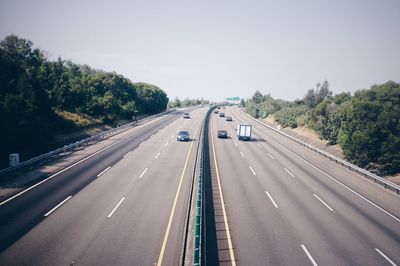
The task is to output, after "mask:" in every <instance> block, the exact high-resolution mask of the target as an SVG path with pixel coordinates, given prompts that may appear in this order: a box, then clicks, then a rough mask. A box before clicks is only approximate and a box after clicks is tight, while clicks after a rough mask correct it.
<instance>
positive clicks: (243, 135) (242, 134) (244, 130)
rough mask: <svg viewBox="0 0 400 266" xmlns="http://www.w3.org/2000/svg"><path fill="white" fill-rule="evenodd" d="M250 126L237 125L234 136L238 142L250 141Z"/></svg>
mask: <svg viewBox="0 0 400 266" xmlns="http://www.w3.org/2000/svg"><path fill="white" fill-rule="evenodd" d="M251 130H252V126H251V125H248V124H239V125H238V126H237V130H236V134H237V137H238V139H239V140H251Z"/></svg>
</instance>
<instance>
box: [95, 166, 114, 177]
mask: <svg viewBox="0 0 400 266" xmlns="http://www.w3.org/2000/svg"><path fill="white" fill-rule="evenodd" d="M110 168H111V166H109V167H107V168H106V169H104V170H103V171H102V172H101V173H100V174H98V175H97V177H99V176H101V175H102V174H104V173H105V172H107V171H108V170H109V169H110Z"/></svg>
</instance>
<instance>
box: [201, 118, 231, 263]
mask: <svg viewBox="0 0 400 266" xmlns="http://www.w3.org/2000/svg"><path fill="white" fill-rule="evenodd" d="M213 133H214V126H213V123H211V142H212V149H213V155H214V164H215V172H216V173H217V180H218V190H219V196H220V197H221V206H222V214H223V215H224V224H225V231H226V238H227V239H228V248H229V255H230V257H231V263H232V265H233V266H236V260H235V254H234V253H233V247H232V240H231V234H230V231H229V224H228V218H227V217H226V210H225V201H224V197H223V195H222V189H221V181H220V178H219V171H218V164H217V157H216V156H215V147H214V134H213ZM204 134H208V133H204Z"/></svg>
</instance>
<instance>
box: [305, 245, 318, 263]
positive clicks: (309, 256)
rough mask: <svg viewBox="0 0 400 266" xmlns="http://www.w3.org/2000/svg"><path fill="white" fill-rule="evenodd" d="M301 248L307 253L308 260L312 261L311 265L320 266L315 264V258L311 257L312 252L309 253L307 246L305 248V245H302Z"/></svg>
mask: <svg viewBox="0 0 400 266" xmlns="http://www.w3.org/2000/svg"><path fill="white" fill-rule="evenodd" d="M301 248H302V249H303V251H304V252H305V253H306V255H307V257H308V259H309V260H310V261H311V263H312V264H313V265H314V266H318V264H317V263H316V262H315V260H314V258H313V257H312V256H311V254H310V252H308V250H307V248H306V246H304V245H303V244H301Z"/></svg>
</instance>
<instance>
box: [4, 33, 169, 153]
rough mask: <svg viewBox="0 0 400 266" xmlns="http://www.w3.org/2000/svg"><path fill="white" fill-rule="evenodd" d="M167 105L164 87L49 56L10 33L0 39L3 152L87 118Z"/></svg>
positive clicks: (105, 118) (106, 118) (126, 115)
mask: <svg viewBox="0 0 400 266" xmlns="http://www.w3.org/2000/svg"><path fill="white" fill-rule="evenodd" d="M167 104H168V97H167V95H166V94H165V92H164V91H162V90H161V89H160V88H158V87H156V86H154V85H150V84H146V83H133V82H131V81H130V80H129V79H127V78H125V77H124V76H122V75H119V74H117V73H115V72H112V73H110V72H105V71H101V70H96V69H93V68H91V67H89V66H87V65H78V64H74V63H72V62H70V61H65V60H62V59H61V58H58V60H56V61H50V60H49V59H48V58H46V56H45V53H44V52H43V51H41V50H39V49H35V48H33V44H32V42H31V41H29V40H25V39H22V38H19V37H17V36H15V35H10V36H8V37H6V38H5V39H4V40H3V41H1V42H0V124H1V127H2V130H1V131H0V139H1V143H2V144H1V146H2V147H1V151H2V152H1V156H2V157H3V156H4V155H5V154H8V153H9V152H18V151H21V150H26V149H32V148H34V146H39V145H43V143H47V142H48V141H49V140H51V139H52V138H53V137H54V135H55V134H57V133H58V132H65V131H74V130H76V129H77V128H79V127H82V126H85V125H86V124H87V123H80V122H82V121H85V120H88V119H89V120H92V121H97V122H98V123H110V122H113V121H116V120H119V119H131V118H132V116H134V115H137V114H153V113H157V112H161V111H163V110H165V109H166V108H167ZM3 158H4V157H3ZM25 159H26V158H25Z"/></svg>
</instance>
